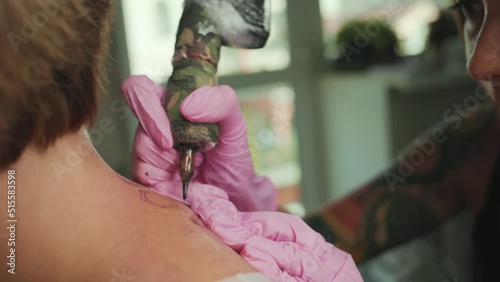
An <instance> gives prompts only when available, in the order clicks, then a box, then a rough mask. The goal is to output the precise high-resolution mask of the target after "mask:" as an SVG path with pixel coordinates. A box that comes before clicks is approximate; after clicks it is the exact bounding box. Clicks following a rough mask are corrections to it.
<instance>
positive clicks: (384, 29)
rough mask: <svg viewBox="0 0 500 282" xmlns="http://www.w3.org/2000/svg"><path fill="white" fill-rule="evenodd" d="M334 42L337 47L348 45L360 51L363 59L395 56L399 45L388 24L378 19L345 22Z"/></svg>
mask: <svg viewBox="0 0 500 282" xmlns="http://www.w3.org/2000/svg"><path fill="white" fill-rule="evenodd" d="M335 41H336V42H335V43H336V45H337V46H340V45H341V44H344V45H345V44H348V45H350V46H353V47H355V48H358V49H360V50H361V54H363V55H364V56H365V57H368V56H374V55H383V56H388V55H392V54H395V49H396V48H397V47H398V43H399V42H398V37H397V35H396V33H395V32H394V30H393V29H392V27H391V26H390V24H389V23H387V22H385V21H383V20H380V19H371V20H353V21H350V22H347V23H346V24H345V25H344V26H343V27H342V28H341V30H340V31H339V33H338V34H337V37H336V40H335Z"/></svg>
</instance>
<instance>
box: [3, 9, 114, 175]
mask: <svg viewBox="0 0 500 282" xmlns="http://www.w3.org/2000/svg"><path fill="white" fill-rule="evenodd" d="M112 18H113V0H1V1H0V35H1V36H2V37H3V40H1V43H0V169H3V168H5V167H6V166H7V165H9V164H11V163H13V162H15V161H16V160H17V159H18V158H19V157H20V155H21V153H22V152H23V150H24V149H25V147H26V146H27V145H28V144H30V143H31V142H32V143H33V144H34V145H35V146H36V147H37V148H39V149H46V148H47V147H48V146H49V145H51V144H52V143H53V142H54V141H55V140H56V139H57V138H59V137H60V136H62V135H63V134H65V133H69V132H74V131H77V130H78V129H80V128H81V127H82V126H83V125H85V124H88V125H92V124H93V122H94V119H95V116H96V114H97V106H98V102H99V97H100V96H101V95H100V94H101V93H102V92H103V91H104V87H103V81H105V72H104V62H105V58H106V57H107V53H108V45H109V30H110V25H111V21H112Z"/></svg>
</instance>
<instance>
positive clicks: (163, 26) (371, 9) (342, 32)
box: [91, 0, 476, 282]
mask: <svg viewBox="0 0 500 282" xmlns="http://www.w3.org/2000/svg"><path fill="white" fill-rule="evenodd" d="M117 2H118V13H117V14H118V18H117V21H116V25H115V28H114V31H113V42H114V44H113V46H112V60H111V62H110V64H109V67H108V69H109V73H110V84H109V85H110V88H109V94H108V96H107V97H106V98H105V101H104V102H103V105H102V106H101V112H100V115H99V118H100V119H101V120H102V119H109V120H111V122H112V123H113V125H114V127H113V130H112V131H111V132H108V133H105V134H104V133H102V132H99V128H95V129H93V130H94V134H91V135H92V137H93V139H94V144H95V146H96V148H97V149H98V151H99V152H100V154H101V155H102V156H103V157H104V159H105V160H106V161H107V162H108V164H109V165H110V166H111V167H112V168H114V169H115V170H117V171H118V172H119V173H121V174H122V175H124V176H126V177H129V176H130V157H131V152H132V144H133V138H134V133H135V128H136V126H137V121H136V119H135V117H134V116H133V114H131V113H130V111H129V110H128V109H127V107H126V105H125V103H124V102H123V101H122V100H121V98H120V95H119V85H120V82H121V81H122V80H123V79H124V78H126V77H127V76H128V75H130V74H146V75H148V76H149V77H151V78H152V79H153V80H155V81H156V82H159V83H165V82H166V80H167V79H168V77H169V75H170V73H171V71H172V66H171V63H170V58H171V57H172V55H173V51H174V44H175V39H176V38H175V34H176V31H177V25H178V22H179V19H180V16H181V13H182V3H183V1H182V0H141V1H137V0H121V1H119V0H117ZM272 3H273V4H272V5H273V7H272V8H273V9H272V26H271V37H270V39H269V41H268V44H267V45H266V47H265V48H263V49H261V50H243V49H230V48H225V47H224V48H223V51H222V55H221V63H220V66H219V75H220V80H219V83H220V84H228V85H230V86H231V87H233V88H234V89H235V90H236V93H238V96H239V98H240V103H241V108H242V111H243V114H244V116H245V118H246V121H247V123H248V136H249V143H250V147H251V152H252V157H253V160H254V164H255V167H256V170H257V171H258V173H259V174H263V175H267V176H269V177H270V178H271V179H272V180H273V181H274V183H276V185H277V186H278V187H279V188H280V209H281V210H283V211H286V212H289V213H293V214H296V215H299V216H304V215H305V214H306V213H307V212H311V211H315V210H318V209H319V208H320V207H321V206H322V205H324V204H326V203H328V202H331V201H333V200H335V199H338V198H339V197H342V196H343V195H345V194H347V193H349V192H351V191H353V190H354V189H356V188H357V187H359V186H360V185H361V184H363V183H365V182H367V181H368V180H369V179H371V178H372V177H374V176H376V175H378V174H380V173H381V172H383V170H384V169H386V168H387V167H388V166H389V164H390V163H391V161H392V160H393V159H394V158H395V157H396V156H397V154H398V153H399V152H400V151H401V150H402V149H403V148H404V147H405V146H406V145H407V144H409V143H410V142H411V141H412V140H413V139H414V138H415V137H416V136H417V135H419V134H420V133H421V132H422V131H423V130H425V129H426V128H427V127H429V126H430V125H432V124H433V123H435V122H438V121H439V120H441V119H442V118H443V113H444V112H445V110H446V109H448V108H450V107H452V106H453V104H455V103H459V102H461V101H463V100H464V98H465V97H466V96H467V95H470V94H471V93H474V91H475V89H476V84H475V83H474V82H473V81H472V80H471V79H470V78H469V77H468V76H467V73H466V71H465V59H464V50H463V46H462V42H461V39H460V38H459V36H458V34H457V32H456V29H455V26H454V22H453V21H452V20H451V19H450V18H448V17H446V16H444V15H443V14H442V13H441V10H442V8H443V7H445V6H446V5H448V4H449V2H448V1H447V0H442V1H440V0H363V1H361V0H307V1H304V0H272ZM470 224H471V216H470V215H468V214H464V215H462V216H461V217H459V218H457V219H456V220H454V221H453V222H451V223H450V224H448V225H446V226H444V227H443V228H442V229H441V230H438V231H437V232H435V233H434V234H431V235H429V236H426V237H425V238H421V239H418V240H416V241H413V242H411V243H409V244H406V245H404V246H402V247H400V248H398V249H396V250H394V251H390V252H389V253H387V254H383V255H382V256H380V257H379V258H377V259H375V260H372V261H370V262H368V263H366V264H365V265H363V266H362V267H361V270H362V272H363V276H364V278H365V281H384V282H390V281H425V282H429V281H439V282H441V281H443V282H444V281H453V282H455V281H469V280H467V277H468V275H469V270H468V269H467V265H469V264H468V262H467V257H468V256H469V255H470V248H469V246H468V244H469V237H468V234H469V233H467V232H466V233H467V234H463V235H460V234H461V233H463V232H460V230H464V229H463V228H464V227H466V226H468V225H469V226H470ZM459 227H460V229H457V228H459ZM457 234H458V235H457ZM450 246H453V247H450ZM457 246H462V247H460V248H457Z"/></svg>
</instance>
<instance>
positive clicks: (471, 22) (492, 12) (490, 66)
mask: <svg viewBox="0 0 500 282" xmlns="http://www.w3.org/2000/svg"><path fill="white" fill-rule="evenodd" d="M458 2H461V5H460V8H461V11H462V14H463V16H464V26H463V32H464V39H465V46H466V52H467V54H466V56H467V71H468V72H469V74H470V75H471V76H472V77H473V78H474V79H476V80H477V81H479V82H480V83H481V84H482V85H483V87H484V88H485V89H486V91H487V92H488V94H490V95H491V96H492V97H493V98H494V99H495V100H496V102H497V104H499V105H500V1H499V0H458Z"/></svg>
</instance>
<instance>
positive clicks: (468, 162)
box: [306, 108, 498, 262]
mask: <svg viewBox="0 0 500 282" xmlns="http://www.w3.org/2000/svg"><path fill="white" fill-rule="evenodd" d="M496 113H497V112H496V109H491V108H487V109H486V110H483V111H481V112H478V113H475V114H474V115H470V116H469V118H468V119H465V120H461V121H460V124H459V123H458V121H456V123H445V122H443V123H441V124H437V125H436V126H434V127H433V128H431V129H430V130H429V131H428V132H427V133H426V134H424V135H422V136H421V137H420V138H417V141H416V142H415V143H414V144H413V146H412V147H409V149H407V150H405V153H403V154H401V155H400V156H399V157H398V160H397V162H395V163H394V165H393V166H392V167H391V168H390V169H389V170H387V171H386V172H384V173H383V174H382V175H381V176H379V177H378V178H376V179H374V180H373V181H372V182H371V183H369V184H368V185H366V186H364V187H362V188H360V189H359V190H357V191H356V192H354V193H353V194H351V195H349V196H348V197H346V198H344V199H342V200H340V201H338V202H336V203H335V204H333V205H331V206H329V207H327V208H326V209H323V210H322V211H321V212H320V213H316V214H314V215H311V216H309V217H308V218H306V222H307V223H308V224H310V225H311V227H312V228H314V229H315V230H317V231H318V232H319V233H321V234H323V235H324V236H325V238H327V239H328V238H329V239H330V240H332V241H333V242H334V243H335V244H336V245H337V246H338V247H340V248H342V249H344V250H346V251H348V252H350V253H351V254H352V255H353V257H354V259H355V260H356V261H357V262H361V261H363V260H366V259H368V258H370V257H373V256H374V255H377V254H379V253H381V252H383V251H385V250H387V249H389V248H391V247H394V246H396V245H398V244H400V243H403V242H406V241H408V240H410V239H413V238H415V237H418V236H420V235H422V234H424V233H427V232H429V231H432V230H433V229H435V228H436V227H437V226H438V225H439V224H440V223H442V222H443V221H445V220H447V219H448V218H450V217H452V216H453V215H455V214H457V213H459V212H460V211H462V210H463V209H464V208H465V207H466V200H467V199H466V197H465V196H464V195H467V193H466V189H467V187H465V188H464V187H462V186H473V181H472V182H470V179H474V178H476V177H479V178H483V179H484V178H487V177H488V175H489V172H488V166H489V165H490V163H492V161H493V160H489V158H491V156H490V155H491V151H492V150H490V149H491V148H488V147H491V146H490V145H491V144H485V143H484V142H490V143H495V140H497V139H498V136H497V135H498V134H497V130H495V129H496V125H497V123H496V120H497V118H496V117H497V114H496ZM490 135H493V136H490ZM493 137H496V139H495V138H493ZM485 140H487V141H485ZM488 140H489V141H488ZM485 148H486V150H485ZM488 150H489V152H487V153H488V154H487V155H485V156H483V155H484V152H485V151H488ZM495 150H496V148H495V149H494V150H493V151H495ZM488 157H489V158H488ZM467 174H468V175H474V177H473V178H470V177H469V178H470V179H466V178H464V177H463V176H464V175H467Z"/></svg>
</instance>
